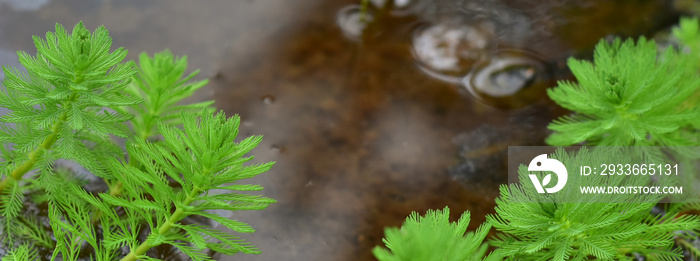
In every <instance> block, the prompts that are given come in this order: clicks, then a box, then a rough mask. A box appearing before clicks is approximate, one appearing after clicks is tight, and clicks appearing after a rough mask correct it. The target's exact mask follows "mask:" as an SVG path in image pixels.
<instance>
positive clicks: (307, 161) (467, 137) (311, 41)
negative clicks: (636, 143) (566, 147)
mask: <svg viewBox="0 0 700 261" xmlns="http://www.w3.org/2000/svg"><path fill="white" fill-rule="evenodd" d="M360 1H361V0H295V1H288V0H234V1H224V0H209V1H184V0H175V1H173V0H168V1H166V0H154V1H138V0H127V1H110V0H100V1H55V0H0V64H1V65H5V66H18V62H17V56H16V51H18V50H23V51H26V52H29V53H31V54H34V53H36V50H35V48H34V46H33V43H32V39H31V36H32V35H40V36H43V35H44V34H45V33H46V32H47V31H53V30H54V25H55V23H57V22H58V23H61V24H63V25H64V26H66V27H68V28H72V26H73V25H75V24H76V23H77V22H78V21H81V20H82V21H83V22H84V23H85V25H86V26H87V27H88V28H89V29H91V30H94V29H95V28H96V27H97V26H99V25H104V26H106V27H107V29H108V30H109V32H110V34H111V36H112V37H113V39H114V47H115V48H116V47H119V46H122V47H125V48H126V49H128V50H129V56H128V57H127V59H136V58H137V57H138V54H139V53H140V52H147V53H149V54H153V53H154V52H158V51H161V50H164V49H166V48H167V49H170V50H171V51H172V52H173V53H174V54H176V55H180V56H183V55H187V56H188V58H189V61H190V63H189V64H190V71H193V70H195V69H197V68H199V69H201V73H200V75H199V76H198V78H199V79H205V78H208V79H210V83H209V85H208V86H207V87H204V88H203V89H202V90H200V92H198V94H197V95H196V96H195V97H192V99H190V101H193V102H194V101H202V100H211V99H213V100H215V101H216V104H215V106H216V107H217V108H219V109H221V110H224V111H225V112H226V113H227V115H233V114H239V115H241V117H242V119H243V122H242V127H241V134H243V135H245V136H248V135H263V136H264V141H263V143H262V145H261V146H259V148H257V149H256V150H255V151H254V152H253V155H255V156H256V161H259V162H262V161H276V162H277V163H276V165H275V167H274V168H273V169H272V170H271V171H269V172H268V173H266V174H263V175H261V176H259V177H257V178H256V179H255V180H253V181H251V182H254V183H258V184H262V185H263V186H264V187H265V191H264V194H265V195H266V196H269V197H271V198H274V199H276V200H278V203H276V204H274V205H272V206H270V207H269V208H267V209H266V210H263V211H256V212H239V213H233V214H232V215H231V217H232V218H234V219H239V220H241V221H244V222H247V223H250V224H252V225H253V227H255V228H256V229H257V232H256V233H254V234H249V235H241V236H242V237H243V238H245V239H248V240H250V241H251V242H253V244H255V245H257V246H258V247H260V249H261V250H262V252H263V253H262V254H261V255H237V256H234V257H221V260H266V261H272V260H343V261H344V260H348V261H350V260H374V258H373V257H372V254H371V249H372V248H373V247H374V246H376V245H379V244H381V238H382V237H383V229H384V227H387V226H400V225H401V223H402V222H403V220H404V219H405V218H406V216H408V215H409V214H410V213H411V212H412V211H418V212H421V213H424V212H425V211H426V210H427V209H438V208H439V209H442V208H444V207H445V206H449V207H450V208H451V210H452V211H451V212H452V215H453V218H456V217H458V216H459V215H461V213H462V212H464V211H466V210H469V211H471V213H472V224H471V225H470V228H472V229H473V228H476V227H477V226H478V225H479V224H480V223H481V222H482V221H483V220H484V216H485V215H486V214H488V213H492V212H493V206H494V199H495V198H496V197H497V195H498V186H499V184H502V183H505V182H506V178H507V176H506V172H505V167H506V159H505V156H506V151H507V146H515V145H539V144H543V139H544V137H546V135H547V134H548V132H547V130H546V125H547V124H548V123H549V122H550V121H551V120H552V119H553V118H555V117H556V116H558V115H561V114H564V113H566V112H565V111H563V110H562V109H560V108H558V107H557V106H556V105H554V104H553V103H552V102H551V101H549V100H548V98H547V96H546V89H547V88H549V87H553V86H555V85H556V81H558V80H567V79H572V78H571V76H570V75H569V72H568V70H567V69H566V59H567V58H569V57H578V58H589V57H591V51H592V48H593V46H594V45H595V44H596V43H597V42H598V41H599V40H600V39H601V38H602V39H612V37H615V36H620V37H637V36H640V35H646V36H647V37H653V38H656V39H658V40H659V41H660V42H662V43H664V41H666V42H667V40H665V38H664V37H665V35H666V34H667V33H668V30H669V28H670V26H672V25H674V24H676V23H677V22H678V18H679V16H680V15H681V14H683V13H692V12H693V10H695V9H698V8H697V4H696V3H695V2H693V1H554V0H552V1H549V0H547V1H537V2H535V1H510V0H502V1H476V0H474V1H466V0H434V1H426V0H370V1H367V6H366V12H362V11H361V10H362V9H363V8H362V7H361V6H360ZM169 260H178V259H177V258H176V257H172V258H171V259H169Z"/></svg>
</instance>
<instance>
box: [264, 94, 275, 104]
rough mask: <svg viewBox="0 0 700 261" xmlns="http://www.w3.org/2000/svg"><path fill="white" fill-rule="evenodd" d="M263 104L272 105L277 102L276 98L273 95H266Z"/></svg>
mask: <svg viewBox="0 0 700 261" xmlns="http://www.w3.org/2000/svg"><path fill="white" fill-rule="evenodd" d="M262 102H263V103H264V104H266V105H270V104H272V103H273V102H275V96H272V95H265V96H263V97H262Z"/></svg>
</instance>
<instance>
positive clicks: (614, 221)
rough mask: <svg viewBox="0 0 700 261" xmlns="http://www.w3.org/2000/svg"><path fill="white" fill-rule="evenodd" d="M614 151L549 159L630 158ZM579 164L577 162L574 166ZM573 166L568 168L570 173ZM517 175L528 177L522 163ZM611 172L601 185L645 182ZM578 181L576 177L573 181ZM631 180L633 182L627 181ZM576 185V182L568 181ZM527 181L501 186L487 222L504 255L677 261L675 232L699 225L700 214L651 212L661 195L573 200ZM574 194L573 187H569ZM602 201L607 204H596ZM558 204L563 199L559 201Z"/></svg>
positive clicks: (592, 161) (590, 162)
mask: <svg viewBox="0 0 700 261" xmlns="http://www.w3.org/2000/svg"><path fill="white" fill-rule="evenodd" d="M620 155H623V154H620V153H618V152H617V151H615V150H596V149H593V150H592V151H589V150H588V149H586V148H585V147H584V148H582V149H581V150H580V151H577V152H568V153H567V152H565V151H564V150H562V149H560V150H558V151H557V152H556V153H555V154H553V155H552V156H551V157H550V158H554V159H558V160H559V161H561V162H567V163H569V166H572V167H573V166H599V165H600V164H603V163H606V162H631V161H630V160H629V159H625V158H623V157H621V156H620ZM579 164H580V165H579ZM575 172H576V170H574V169H570V170H569V173H575ZM519 174H520V179H521V180H528V179H527V176H528V174H529V172H528V170H527V167H524V166H521V168H520V169H519ZM624 177H625V176H612V177H610V178H609V179H606V180H603V182H604V183H601V184H598V185H600V186H604V187H607V186H645V185H648V184H647V183H646V181H645V180H644V179H625V178H624ZM574 181H577V179H574ZM630 182H636V183H630ZM567 186H570V187H574V188H577V187H578V186H579V185H578V184H577V183H572V184H567ZM528 187H533V185H532V184H531V183H529V182H522V183H520V184H511V185H503V186H501V196H500V197H499V198H498V199H496V204H497V206H496V214H495V215H488V216H487V220H488V221H489V222H490V223H491V224H493V226H494V227H495V228H496V229H497V230H498V231H500V232H502V233H501V234H500V235H499V236H498V237H496V239H494V240H493V241H492V242H491V244H492V245H493V246H496V247H498V248H499V249H498V251H499V252H501V253H502V254H504V255H506V256H514V257H517V258H518V259H520V260H589V259H591V258H592V257H595V258H597V259H598V260H625V259H630V258H632V257H634V254H638V255H643V256H645V257H646V258H647V259H649V260H679V259H680V258H681V257H682V255H681V249H680V248H674V242H675V241H674V240H675V239H676V237H678V235H677V233H676V232H677V231H692V230H698V229H699V228H700V217H698V216H696V215H683V214H681V213H680V211H679V210H678V209H673V210H671V209H669V210H668V211H667V212H666V213H665V215H659V216H655V215H652V214H651V212H652V208H653V207H654V206H655V205H656V204H657V203H658V202H659V201H660V200H661V196H662V195H661V194H646V195H638V194H633V193H629V194H614V195H608V194H599V195H596V197H601V198H597V199H596V198H593V197H592V196H591V197H590V198H587V199H586V200H588V202H581V203H570V202H578V201H579V200H580V199H578V198H579V197H580V195H579V194H577V193H566V192H564V193H561V192H562V191H560V192H558V193H555V194H539V193H528V192H531V191H534V188H529V189H528ZM571 191H574V192H577V191H576V190H571ZM601 201H604V202H610V203H600V202H601ZM562 202H563V203H562Z"/></svg>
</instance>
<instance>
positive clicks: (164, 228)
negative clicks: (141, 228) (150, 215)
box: [121, 186, 202, 261]
mask: <svg viewBox="0 0 700 261" xmlns="http://www.w3.org/2000/svg"><path fill="white" fill-rule="evenodd" d="M201 193H202V190H201V189H200V188H199V187H196V186H195V187H194V188H193V189H192V191H191V192H190V194H189V195H187V198H186V199H185V201H183V202H182V203H183V205H184V206H189V205H190V204H192V202H194V200H195V197H197V195H199V194H201ZM185 217H187V215H185V211H184V210H182V208H180V207H177V209H175V212H173V214H172V215H170V217H169V218H168V219H167V220H166V221H165V223H163V224H162V225H160V227H158V234H160V235H162V234H165V233H168V231H170V228H172V226H173V224H175V223H177V222H179V221H180V220H182V219H183V218H185ZM151 234H154V232H153V231H151V233H150V234H149V235H148V236H147V237H146V238H148V237H149V236H150V235H151ZM155 246H158V245H151V244H150V243H149V242H148V239H146V241H143V243H141V244H140V245H139V246H138V247H136V249H134V250H131V252H129V254H128V255H126V256H125V257H124V258H122V259H121V261H135V260H137V258H138V257H139V256H142V255H144V254H146V251H148V250H149V249H151V248H152V247H155Z"/></svg>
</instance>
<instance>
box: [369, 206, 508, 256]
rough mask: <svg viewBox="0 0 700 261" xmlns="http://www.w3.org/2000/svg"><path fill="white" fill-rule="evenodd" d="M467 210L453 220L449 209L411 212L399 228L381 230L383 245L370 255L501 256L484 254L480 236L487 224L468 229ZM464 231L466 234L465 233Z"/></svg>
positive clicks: (486, 230)
mask: <svg viewBox="0 0 700 261" xmlns="http://www.w3.org/2000/svg"><path fill="white" fill-rule="evenodd" d="M469 218H470V214H469V211H467V212H465V213H463V214H462V216H461V217H460V218H459V220H458V221H457V222H452V223H451V222H450V220H449V219H450V209H449V208H447V207H445V209H444V210H437V211H433V210H428V213H426V214H425V215H424V216H419V215H418V213H416V212H413V213H411V215H410V216H409V217H408V218H407V219H406V222H405V223H404V224H403V226H401V228H387V229H385V230H384V233H385V234H386V238H385V239H384V240H383V241H384V244H386V247H387V248H388V249H386V248H382V247H379V246H377V247H375V248H374V250H373V252H374V256H375V257H377V259H379V260H380V261H411V260H415V261H438V260H440V261H465V260H470V261H471V260H502V257H498V256H496V255H494V254H492V255H489V256H487V257H484V256H485V255H486V252H487V251H488V245H486V244H484V243H483V241H484V238H485V237H486V234H488V232H489V229H491V225H490V224H488V223H486V224H484V225H481V226H480V227H479V228H478V229H477V230H476V232H468V233H466V231H467V227H468V226H469ZM465 233H466V234H465Z"/></svg>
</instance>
